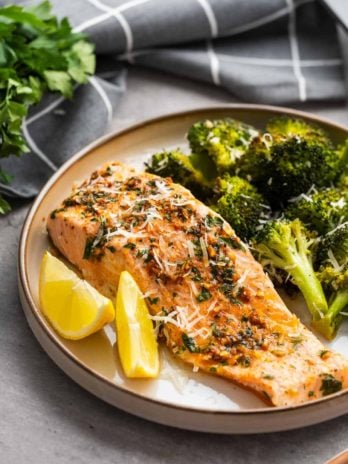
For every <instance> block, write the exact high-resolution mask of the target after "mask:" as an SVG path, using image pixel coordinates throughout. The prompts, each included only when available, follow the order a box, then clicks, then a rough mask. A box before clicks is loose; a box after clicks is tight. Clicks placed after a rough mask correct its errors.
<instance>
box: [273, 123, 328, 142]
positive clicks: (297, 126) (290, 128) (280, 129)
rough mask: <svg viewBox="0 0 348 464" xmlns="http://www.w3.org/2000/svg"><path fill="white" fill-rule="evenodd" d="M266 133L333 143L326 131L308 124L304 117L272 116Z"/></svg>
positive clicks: (274, 135)
mask: <svg viewBox="0 0 348 464" xmlns="http://www.w3.org/2000/svg"><path fill="white" fill-rule="evenodd" d="M266 133H269V134H272V136H273V137H280V138H283V137H287V138H288V137H303V138H305V139H311V140H315V141H316V142H317V143H321V144H322V145H324V146H325V145H328V144H331V141H330V139H329V138H328V136H327V135H326V133H325V132H324V131H323V130H322V129H320V128H319V127H317V126H314V125H312V124H308V123H307V122H305V121H303V120H302V119H296V118H290V117H288V116H280V117H276V118H272V119H270V120H269V121H268V123H267V125H266Z"/></svg>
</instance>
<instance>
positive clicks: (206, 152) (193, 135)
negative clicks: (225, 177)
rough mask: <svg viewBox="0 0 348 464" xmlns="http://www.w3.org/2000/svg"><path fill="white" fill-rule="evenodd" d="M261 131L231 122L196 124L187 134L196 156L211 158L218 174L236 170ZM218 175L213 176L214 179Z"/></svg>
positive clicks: (234, 121)
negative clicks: (239, 160) (237, 164)
mask: <svg viewBox="0 0 348 464" xmlns="http://www.w3.org/2000/svg"><path fill="white" fill-rule="evenodd" d="M257 134H258V131H257V130H256V129H255V128H254V127H252V126H249V125H247V124H244V123H243V122H240V121H236V120H234V119H231V118H225V119H217V120H214V121H209V120H207V121H200V122H197V123H195V124H194V125H193V126H192V127H191V128H190V130H189V132H188V134H187V138H188V141H189V143H190V148H191V150H192V152H193V153H194V154H195V156H198V157H200V158H210V160H212V161H213V165H214V166H215V172H216V173H219V174H221V173H224V172H226V171H231V170H233V168H234V166H235V164H236V161H237V160H238V159H239V158H241V157H242V156H243V155H244V153H245V152H246V150H247V148H248V146H249V144H250V142H251V140H252V139H253V138H254V137H255V136H256V135H257ZM213 174H214V173H212V175H213Z"/></svg>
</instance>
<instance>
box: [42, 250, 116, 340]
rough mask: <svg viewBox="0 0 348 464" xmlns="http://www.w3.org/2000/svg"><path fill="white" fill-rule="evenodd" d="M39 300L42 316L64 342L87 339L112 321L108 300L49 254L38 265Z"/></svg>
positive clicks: (112, 313) (112, 308)
mask: <svg viewBox="0 0 348 464" xmlns="http://www.w3.org/2000/svg"><path fill="white" fill-rule="evenodd" d="M39 297H40V307H41V310H42V312H43V314H44V315H45V317H46V318H47V319H48V321H49V322H50V323H51V325H52V326H53V327H54V329H55V330H56V331H57V332H58V333H59V334H60V335H61V336H62V337H64V338H68V339H72V340H79V339H81V338H84V337H87V336H88V335H91V334H92V333H94V332H97V331H98V330H100V329H101V328H102V327H103V326H104V325H105V324H107V323H109V322H111V321H112V320H113V319H114V317H115V310H114V307H113V304H112V302H111V300H109V299H108V298H105V297H104V296H103V295H101V294H100V293H99V292H98V291H97V290H96V289H95V288H93V287H92V286H91V285H90V284H89V283H88V282H86V281H85V280H82V279H80V278H79V277H78V276H77V275H76V274H75V273H74V272H73V271H71V270H70V269H69V268H68V267H67V266H66V265H65V264H64V263H63V262H62V261H60V260H59V259H57V258H55V257H54V256H52V255H51V254H50V253H49V252H48V251H47V252H46V253H45V255H44V257H43V258H42V262H41V269H40V281H39Z"/></svg>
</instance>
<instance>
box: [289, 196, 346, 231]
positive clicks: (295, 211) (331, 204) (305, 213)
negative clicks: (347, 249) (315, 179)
mask: <svg viewBox="0 0 348 464" xmlns="http://www.w3.org/2000/svg"><path fill="white" fill-rule="evenodd" d="M289 201H290V204H289V206H288V207H287V208H286V210H285V216H286V217H288V218H289V219H296V218H299V219H301V221H302V222H303V223H304V224H305V225H306V226H307V227H308V228H309V229H311V230H315V231H317V232H318V233H319V235H324V234H326V233H327V232H329V231H330V230H332V229H335V228H336V227H337V226H338V225H339V224H342V223H343V222H346V221H348V189H344V188H341V189H339V188H328V189H324V190H320V191H316V190H314V191H313V193H310V194H308V195H306V194H301V195H299V196H298V197H296V198H294V199H291V200H289Z"/></svg>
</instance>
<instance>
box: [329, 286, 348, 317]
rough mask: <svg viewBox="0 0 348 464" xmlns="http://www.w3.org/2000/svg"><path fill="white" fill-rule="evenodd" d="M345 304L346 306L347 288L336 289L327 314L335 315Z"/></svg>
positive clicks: (347, 304)
mask: <svg viewBox="0 0 348 464" xmlns="http://www.w3.org/2000/svg"><path fill="white" fill-rule="evenodd" d="M346 306H348V289H344V290H338V291H337V292H336V294H335V296H334V299H333V301H332V302H331V303H330V305H329V311H328V314H332V315H333V316H337V314H339V313H340V312H341V311H343V310H344V308H345V307H346Z"/></svg>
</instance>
